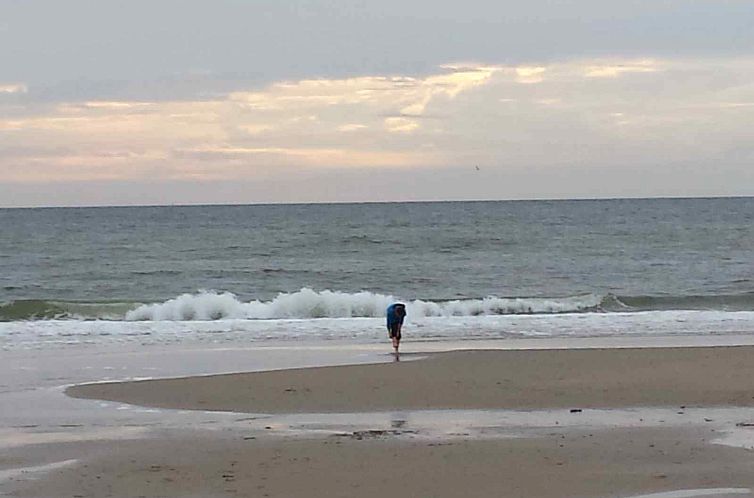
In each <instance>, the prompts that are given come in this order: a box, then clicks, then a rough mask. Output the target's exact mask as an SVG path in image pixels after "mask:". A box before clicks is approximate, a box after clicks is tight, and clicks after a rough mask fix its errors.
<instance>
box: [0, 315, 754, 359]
mask: <svg viewBox="0 0 754 498" xmlns="http://www.w3.org/2000/svg"><path fill="white" fill-rule="evenodd" d="M753 330H754V312H751V311H738V312H723V311H645V312H631V313H571V314H551V315H482V316H444V317H436V316H429V317H423V316H417V315H416V314H413V313H409V315H408V317H407V321H406V324H405V327H404V332H405V336H406V339H407V341H409V342H411V341H416V340H424V341H427V340H448V339H452V340H457V341H464V340H470V339H473V340H479V339H513V338H516V339H520V338H564V339H568V338H575V337H657V336H671V337H672V336H690V335H699V336H721V335H737V334H740V335H743V336H750V335H751V334H752V331H753ZM385 335H386V332H385V319H384V318H382V317H380V318H317V319H312V318H310V319H268V320H249V319H226V320H215V321H211V320H205V321H198V320H193V321H172V320H164V321H138V322H126V321H122V322H111V321H75V320H45V321H37V322H0V348H2V349H6V350H18V349H31V348H51V347H52V348H59V347H66V346H71V347H73V346H77V345H80V344H138V345H144V344H175V343H182V342H192V341H198V342H211V343H213V344H220V343H227V344H243V343H248V342H268V341H290V340H314V341H321V340H331V339H337V340H348V341H355V342H361V343H367V342H376V341H384V340H385ZM4 337H7V340H5V341H3V338H4Z"/></svg>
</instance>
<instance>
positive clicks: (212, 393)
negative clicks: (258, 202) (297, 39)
mask: <svg viewBox="0 0 754 498" xmlns="http://www.w3.org/2000/svg"><path fill="white" fill-rule="evenodd" d="M753 356H754V347H748V346H741V347H705V348H657V349H605V350H559V351H554V350H544V351H458V352H449V353H441V354H433V355H427V356H426V357H424V356H423V357H421V358H418V359H414V360H413V361H401V362H399V363H389V364H380V365H358V366H339V367H321V368H308V369H293V370H280V371H270V372H259V373H249V374H231V375H216V376H205V377H191V378H181V379H170V380H150V381H138V382H125V383H101V384H92V385H84V386H76V387H71V388H69V389H68V394H69V395H71V396H75V397H81V398H84V397H86V398H92V399H104V400H113V401H116V400H117V401H120V402H126V403H132V404H138V405H143V406H150V407H161V408H181V409H189V410H194V409H195V410H224V411H234V412H239V413H251V414H260V413H273V414H274V413H277V414H285V413H302V414H305V413H332V414H333V415H334V414H336V413H353V414H354V415H353V417H354V419H358V418H359V415H358V414H359V413H367V412H374V411H386V410H444V409H465V410H481V411H480V413H483V412H484V411H488V410H496V409H504V410H518V411H521V410H523V411H528V410H532V412H531V413H532V414H534V413H538V412H535V411H534V410H538V411H542V410H554V411H555V412H556V413H563V414H565V413H571V412H570V410H571V409H580V410H584V413H587V412H589V411H590V409H596V408H600V409H626V408H629V409H635V410H636V418H637V420H639V417H641V416H642V413H643V412H642V410H643V409H650V408H649V407H672V408H673V413H675V412H676V411H677V412H678V414H679V415H678V417H679V419H682V417H683V416H684V415H683V414H684V413H685V412H684V410H686V409H691V407H716V406H720V407H736V406H738V407H750V406H754V362H752V361H751V358H752V357H753ZM408 358H409V357H408V356H407V357H405V358H404V360H405V359H408ZM642 407H645V408H642ZM742 413H750V412H748V411H745V410H744V411H742ZM575 416H578V414H577V415H575ZM252 418H253V417H252ZM239 420H243V419H242V418H239ZM271 420H273V421H274V420H275V419H274V417H273V418H272V419H271ZM584 420H587V419H584ZM671 422H672V421H668V424H667V425H666V426H658V425H657V424H651V423H646V424H645V425H642V424H641V423H638V422H637V425H635V426H631V427H629V426H620V425H616V426H613V427H610V426H604V425H603V426H600V427H592V426H590V425H589V423H587V422H585V423H584V424H582V425H579V424H576V425H570V426H568V427H562V426H558V425H552V426H549V427H540V428H538V429H536V430H530V431H522V432H521V433H520V434H518V435H514V436H511V435H510V434H507V435H506V436H505V437H499V435H498V436H491V437H484V436H479V435H478V434H477V435H468V434H467V435H464V434H457V435H455V436H454V437H437V436H433V437H423V436H422V434H421V431H420V430H419V431H416V432H414V431H412V430H410V429H411V427H410V425H409V426H408V427H402V428H400V429H399V430H394V431H391V430H383V429H384V428H377V427H375V430H371V431H370V430H366V431H349V430H343V431H340V432H337V431H336V432H335V433H329V434H314V433H310V434H307V433H299V434H293V435H283V436H281V435H276V434H274V431H267V430H265V429H262V428H260V427H259V426H255V427H252V426H251V425H249V426H248V427H247V428H246V429H243V427H241V428H240V429H238V428H236V429H233V430H231V429H227V428H224V429H221V428H212V427H207V428H206V429H201V430H200V429H193V430H190V431H189V430H171V431H165V430H163V431H160V432H158V433H151V434H149V435H148V437H144V438H139V439H135V440H125V441H117V442H113V441H110V442H102V441H99V442H97V441H89V442H80V443H71V444H69V445H67V446H66V445H62V446H61V445H58V446H56V447H55V448H54V450H55V452H56V458H57V459H58V460H63V459H65V458H70V457H71V455H72V454H74V453H75V454H76V455H77V460H78V461H77V462H75V463H72V464H71V465H68V466H65V467H63V468H59V469H55V470H54V471H50V472H48V473H47V474H45V475H43V476H40V478H39V479H34V480H26V481H19V482H18V483H17V486H16V487H15V488H12V492H11V496H25V497H48V496H76V497H78V496H80V497H102V496H116V497H125V496H145V497H147V496H148V497H158V496H170V497H194V496H195V497H199V496H202V497H207V496H277V497H333V496H338V497H351V496H355V497H373V496H374V497H377V496H380V497H381V496H385V495H389V496H400V497H408V496H410V497H430V496H431V497H457V496H473V497H488V496H510V497H543V498H546V497H620V496H626V497H628V496H638V495H642V494H648V493H657V492H666V491H667V492H670V491H676V490H697V491H695V492H694V491H688V493H691V494H686V495H683V496H710V495H713V494H714V495H715V496H734V495H735V496H742V495H744V494H747V495H749V496H751V495H752V493H751V492H750V491H747V490H750V489H754V473H752V472H751V468H752V465H754V455H752V454H751V452H750V451H749V450H746V449H743V448H736V447H730V446H723V445H719V444H712V441H714V440H715V439H716V438H718V437H719V436H720V435H721V434H722V433H723V432H724V430H725V429H726V427H725V426H722V425H720V424H719V423H718V424H716V423H715V421H713V420H711V419H710V420H702V419H700V420H699V423H684V424H675V423H671ZM270 423H271V424H272V422H270ZM503 425H504V424H503ZM730 425H735V424H730ZM731 428H732V427H731ZM377 429H380V430H377ZM43 450H45V449H44V448H43V447H37V448H36V451H43ZM51 450H52V448H47V449H46V451H51ZM19 451H21V450H19ZM23 451H27V452H28V451H31V450H29V449H28V448H27V449H25V450H23ZM705 490H707V491H705ZM710 490H711V491H710ZM714 490H727V491H714ZM693 493H696V494H693Z"/></svg>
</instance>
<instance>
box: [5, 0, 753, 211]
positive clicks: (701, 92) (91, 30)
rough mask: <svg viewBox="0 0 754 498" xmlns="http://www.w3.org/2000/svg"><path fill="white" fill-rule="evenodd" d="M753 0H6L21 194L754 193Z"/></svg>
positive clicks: (325, 198)
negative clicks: (523, 0)
mask: <svg viewBox="0 0 754 498" xmlns="http://www.w3.org/2000/svg"><path fill="white" fill-rule="evenodd" d="M752 26H754V1H752V0H646V1H644V0H642V1H639V0H623V1H612V0H559V1H556V0H527V1H526V2H520V1H508V0H466V1H464V2H457V1H444V0H433V1H428V0H414V1H412V0H402V1H398V0H380V1H375V0H373V1H364V0H348V1H345V0H310V1H302V0H285V1H284V0H270V1H266V0H265V1H262V0H245V1H241V0H214V1H211V2H210V1H196V0H181V1H177V0H150V1H143V0H129V1H115V0H89V1H82V0H67V1H65V2H63V1H60V0H0V207H31V206H88V205H134V204H136V205H140V204H150V205H153V204H215V203H223V204H224V203H233V204H235V203H268V202H362V201H418V200H467V199H539V198H606V197H658V196H662V197H665V196H668V197H696V196H738V195H754V29H752Z"/></svg>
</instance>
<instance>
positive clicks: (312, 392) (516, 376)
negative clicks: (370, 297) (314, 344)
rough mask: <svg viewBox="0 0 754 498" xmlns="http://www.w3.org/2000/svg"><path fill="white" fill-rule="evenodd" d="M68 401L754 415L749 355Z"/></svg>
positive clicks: (549, 356)
mask: <svg viewBox="0 0 754 498" xmlns="http://www.w3.org/2000/svg"><path fill="white" fill-rule="evenodd" d="M67 394H68V395H70V396H74V397H81V398H92V399H102V400H112V401H121V402H126V403H131V404H136V405H144V406H153V407H161V408H182V409H198V410H221V411H238V412H246V413H291V412H312V413H323V412H362V411H380V410H395V409H415V410H416V409H451V408H455V409H469V408H474V409H541V408H569V407H579V408H615V407H627V406H674V405H675V406H679V405H688V406H692V405H700V406H754V347H751V346H735V347H714V348H654V349H603V350H549V351H457V352H450V353H441V354H434V355H431V356H429V357H427V358H426V359H421V360H418V361H402V362H399V363H392V364H378V365H356V366H339V367H322V368H306V369H294V370H281V371H271V372H258V373H249V374H229V375H215V376H206V377H189V378H181V379H168V380H149V381H143V382H125V383H102V384H93V385H84V386H75V387H71V388H69V389H68V390H67Z"/></svg>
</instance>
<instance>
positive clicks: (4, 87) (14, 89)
mask: <svg viewBox="0 0 754 498" xmlns="http://www.w3.org/2000/svg"><path fill="white" fill-rule="evenodd" d="M28 91H29V90H28V88H26V85H24V84H21V83H12V84H8V83H6V84H3V83H0V94H2V93H26V92H28Z"/></svg>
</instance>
